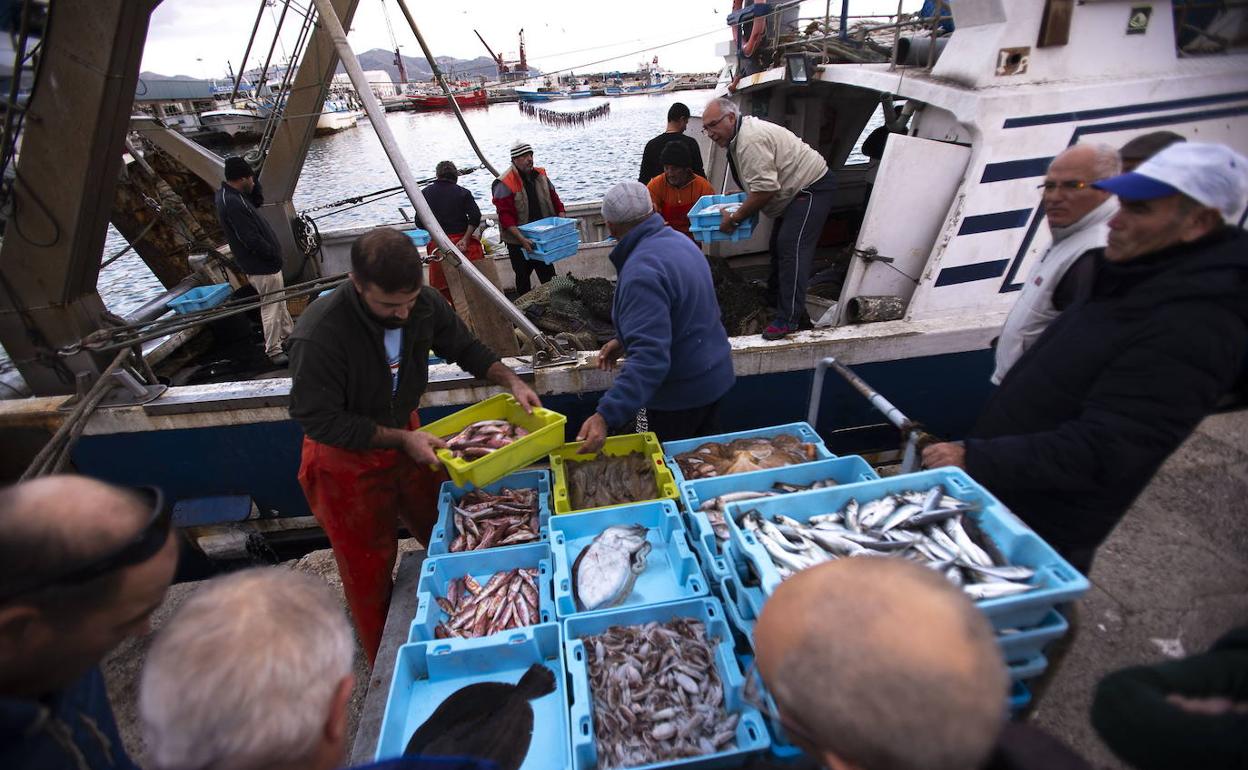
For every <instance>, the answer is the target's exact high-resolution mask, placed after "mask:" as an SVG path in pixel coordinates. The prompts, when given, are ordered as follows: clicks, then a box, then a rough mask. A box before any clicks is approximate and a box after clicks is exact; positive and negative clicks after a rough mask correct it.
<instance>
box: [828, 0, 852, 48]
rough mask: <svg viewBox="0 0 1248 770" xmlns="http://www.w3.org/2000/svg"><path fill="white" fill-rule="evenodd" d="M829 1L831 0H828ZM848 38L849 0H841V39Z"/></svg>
mask: <svg viewBox="0 0 1248 770" xmlns="http://www.w3.org/2000/svg"><path fill="white" fill-rule="evenodd" d="M829 2H831V0H829ZM848 39H849V0H841V40H848Z"/></svg>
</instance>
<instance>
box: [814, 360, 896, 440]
mask: <svg viewBox="0 0 1248 770" xmlns="http://www.w3.org/2000/svg"><path fill="white" fill-rule="evenodd" d="M828 369H835V370H836V373H837V374H839V375H841V376H842V377H844V378H845V381H846V382H848V383H849V384H850V385H852V386H853V387H854V390H857V391H858V392H859V393H861V394H862V395H863V396H866V398H867V400H868V401H870V402H871V405H872V406H874V407H875V408H876V409H878V410H880V412H882V413H883V414H884V417H885V419H887V420H888V421H889V422H891V423H892V424H893V425H895V426H897V427H898V428H900V429H901V430H908V429H909V428H911V427H912V426H913V425H914V423H912V422H911V421H910V418H909V417H906V416H905V415H904V414H902V413H901V410H900V409H898V408H897V407H895V406H893V404H892V402H890V401H889V400H888V399H887V398H884V397H883V396H881V395H880V394H879V392H877V391H876V390H875V388H873V387H871V386H870V385H868V384H867V383H866V382H864V381H863V379H862V378H861V377H859V376H858V375H857V374H854V372H853V371H852V370H851V369H850V368H849V367H848V366H846V365H845V364H842V363H841V362H840V361H837V360H836V359H835V358H834V357H832V356H828V357H827V358H825V359H823V360H822V361H820V362H819V363H818V365H816V367H815V383H814V389H813V390H812V392H811V394H810V410H809V411H808V412H807V415H806V421H807V422H809V423H810V424H811V425H812V426H813V425H814V424H815V420H816V419H817V418H818V417H819V401H820V399H821V398H822V397H823V378H824V374H825V372H827V370H828Z"/></svg>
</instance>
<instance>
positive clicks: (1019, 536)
mask: <svg viewBox="0 0 1248 770" xmlns="http://www.w3.org/2000/svg"><path fill="white" fill-rule="evenodd" d="M725 521H726V522H727V524H728V531H729V539H730V542H731V544H732V547H733V549H734V550H732V552H731V553H732V555H733V556H734V557H738V556H739V557H740V558H741V560H742V561H743V564H742V565H740V566H741V567H743V568H744V569H746V570H748V572H749V574H750V575H751V579H750V580H748V581H747V583H750V584H753V583H755V582H756V583H757V585H758V586H759V587H760V588H761V589H762V591H763V593H764V595H770V594H771V593H772V592H773V591H774V590H775V589H776V587H777V586H779V585H780V583H781V581H783V580H784V578H785V577H786V576H787V575H790V574H792V573H794V572H797V571H799V570H802V569H805V568H806V567H809V566H814V565H815V564H819V563H822V562H824V561H830V560H833V559H839V558H852V557H854V556H856V555H870V556H878V555H886V556H894V557H899V558H911V559H916V560H919V561H921V562H923V563H925V564H927V565H928V566H932V567H934V568H939V569H940V570H941V572H942V573H943V574H944V575H945V576H946V578H948V579H949V580H950V582H952V583H954V584H955V585H958V586H959V587H960V588H961V589H962V590H964V591H965V592H966V593H967V595H968V596H970V597H971V598H972V599H973V600H974V601H975V603H976V605H977V606H978V607H979V608H980V610H982V611H983V613H984V614H985V615H987V616H988V619H989V620H990V621H991V622H992V624H993V626H994V627H995V628H996V629H997V630H1002V629H1008V628H1030V627H1032V626H1035V625H1036V624H1038V623H1041V622H1043V621H1044V619H1045V616H1046V615H1048V613H1049V612H1050V611H1051V610H1053V609H1054V608H1055V607H1056V606H1057V605H1060V604H1065V603H1067V602H1071V601H1075V600H1076V599H1078V598H1080V597H1081V596H1083V595H1084V593H1086V592H1087V590H1088V587H1089V583H1088V580H1087V578H1085V577H1084V576H1083V575H1080V574H1079V573H1078V572H1077V571H1076V570H1075V568H1074V567H1072V566H1071V565H1070V564H1069V563H1068V562H1067V561H1066V560H1065V559H1063V558H1062V557H1061V556H1060V555H1058V553H1057V551H1056V550H1054V549H1053V547H1052V546H1050V545H1049V544H1048V543H1046V542H1045V541H1044V540H1042V539H1041V538H1040V536H1039V535H1037V534H1036V533H1035V532H1033V531H1032V530H1031V529H1030V528H1029V527H1027V525H1026V524H1024V523H1023V522H1022V521H1021V520H1019V518H1018V517H1017V516H1015V515H1014V514H1013V513H1011V512H1010V511H1009V509H1007V508H1006V507H1005V506H1004V505H1002V504H1001V503H1000V502H999V501H998V500H997V499H996V498H995V497H993V496H992V495H991V494H990V493H989V492H988V491H987V490H986V489H984V488H983V487H982V486H981V485H979V484H978V483H976V482H975V481H974V480H972V479H971V477H970V476H968V475H967V474H966V473H965V472H963V471H962V470H960V469H957V468H939V469H935V470H928V471H921V472H918V473H911V474H903V475H899V476H893V477H890V478H886V479H879V480H876V481H861V482H856V483H853V484H846V485H843V486H838V487H833V488H832V489H823V490H815V491H811V492H806V493H803V494H801V495H795V496H786V497H781V498H768V499H763V500H747V501H744V502H739V503H730V504H729V505H728V506H727V509H726V511H725Z"/></svg>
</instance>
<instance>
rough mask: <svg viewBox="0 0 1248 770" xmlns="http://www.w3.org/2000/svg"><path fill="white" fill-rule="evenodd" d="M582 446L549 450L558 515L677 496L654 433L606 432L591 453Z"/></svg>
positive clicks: (669, 471) (673, 480) (568, 446)
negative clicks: (618, 434) (621, 434)
mask: <svg viewBox="0 0 1248 770" xmlns="http://www.w3.org/2000/svg"><path fill="white" fill-rule="evenodd" d="M582 446H583V444H582V443H581V442H575V443H572V444H564V445H563V446H562V447H560V448H559V449H556V450H555V451H553V452H551V453H550V471H551V473H552V474H553V475H554V478H555V513H556V514H561V513H571V512H573V511H588V510H594V509H598V508H611V507H614V506H617V505H630V504H632V503H641V502H645V501H647V500H675V499H676V498H677V497H678V496H679V495H680V491H679V490H678V489H677V488H676V480H675V478H673V476H672V472H671V470H670V469H668V467H667V465H666V464H665V463H664V462H663V448H662V446H660V445H659V439H658V437H657V436H655V435H654V434H653V433H631V434H628V435H625V436H609V437H607V440H606V441H605V442H604V443H603V445H602V448H601V449H599V450H598V451H597V452H593V453H582V452H581V447H582Z"/></svg>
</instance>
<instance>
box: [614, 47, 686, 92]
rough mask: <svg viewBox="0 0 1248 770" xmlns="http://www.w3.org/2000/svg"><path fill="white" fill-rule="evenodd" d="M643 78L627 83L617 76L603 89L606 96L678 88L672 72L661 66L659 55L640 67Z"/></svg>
mask: <svg viewBox="0 0 1248 770" xmlns="http://www.w3.org/2000/svg"><path fill="white" fill-rule="evenodd" d="M639 69H640V72H641V73H642V75H643V79H642V80H641V81H640V82H637V83H631V84H625V83H624V81H623V80H622V79H621V78H618V77H617V78H615V79H614V80H612V81H611V85H609V86H607V87H606V88H605V89H603V95H605V96H639V95H642V94H664V93H667V92H668V91H673V90H675V88H676V80H675V79H674V78H673V77H672V74H671V73H670V72H668V71H667V70H665V69H662V68H661V67H659V57H657V56H656V57H654V58H653V59H651V60H650V63H649V64H643V65H641V67H640V68H639Z"/></svg>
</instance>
